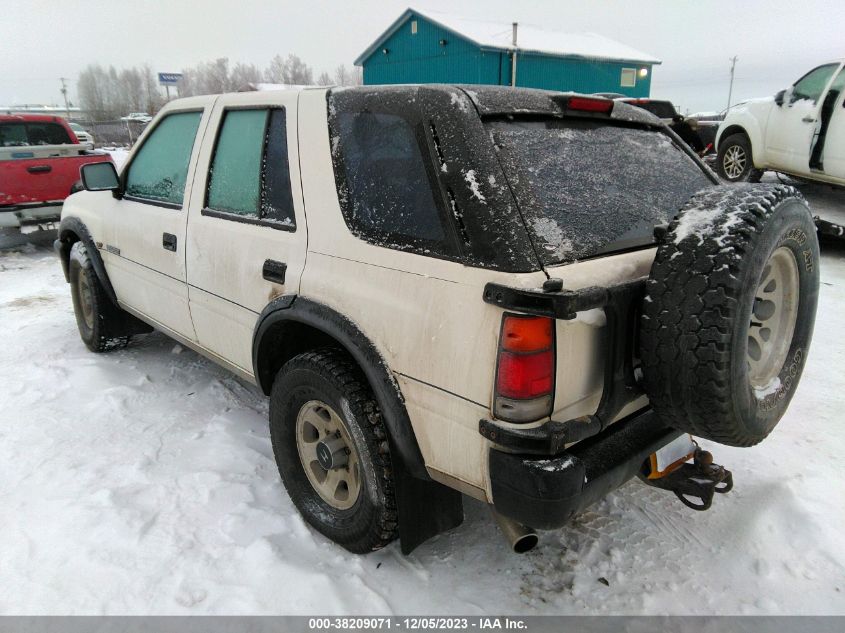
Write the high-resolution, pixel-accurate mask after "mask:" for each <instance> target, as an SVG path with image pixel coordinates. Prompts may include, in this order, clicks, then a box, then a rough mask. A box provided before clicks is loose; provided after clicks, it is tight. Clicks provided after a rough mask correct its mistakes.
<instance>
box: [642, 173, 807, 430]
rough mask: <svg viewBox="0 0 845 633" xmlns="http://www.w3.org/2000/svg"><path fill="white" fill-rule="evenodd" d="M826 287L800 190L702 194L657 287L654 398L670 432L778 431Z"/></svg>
mask: <svg viewBox="0 0 845 633" xmlns="http://www.w3.org/2000/svg"><path fill="white" fill-rule="evenodd" d="M818 288H819V248H818V241H817V239H816V233H815V227H814V225H813V219H812V216H811V215H810V211H809V208H808V207H807V204H806V202H805V200H804V198H803V197H802V196H801V194H800V193H798V192H797V190H795V189H794V188H793V187H787V186H784V185H774V186H767V185H735V186H723V187H714V188H711V189H707V190H704V191H701V192H699V193H697V194H696V195H695V196H693V197H692V198H691V199H690V201H689V202H688V203H687V205H686V206H685V207H684V208H683V209H682V210H681V212H680V213H679V214H678V216H677V217H676V219H675V220H674V221H673V222H672V223H671V224H670V225H669V230H668V233H667V235H666V238H665V240H664V241H663V243H662V244H661V246H660V247H659V248H658V250H657V256H656V258H655V261H654V264H653V265H652V269H651V274H650V276H649V279H648V282H647V284H646V296H645V300H644V304H643V314H642V317H641V318H642V320H641V357H642V363H643V378H644V385H645V390H646V393H647V394H648V396H649V399H650V401H651V404H652V406H653V407H654V411H655V412H656V413H657V415H658V416H660V418H661V419H662V420H663V421H664V422H665V423H666V424H667V425H670V426H673V427H675V428H679V429H682V430H684V431H688V432H690V433H692V434H693V435H697V436H699V437H703V438H706V439H710V440H713V441H716V442H720V443H723V444H728V445H731V446H751V445H753V444H756V443H758V442H760V441H762V440H763V439H764V438H765V437H766V436H767V435H768V434H769V433H770V432H771V431H772V429H773V428H774V427H775V425H776V424H777V423H778V421H779V420H780V418H781V416H782V415H783V413H784V412H785V410H786V407H787V406H788V404H789V401H790V400H791V399H792V396H793V395H794V393H795V388H796V386H797V385H798V381H799V379H800V377H801V372H802V370H803V368H804V364H805V362H806V359H807V352H808V348H809V345H810V339H811V338H812V332H813V324H814V321H815V313H816V303H817V300H818Z"/></svg>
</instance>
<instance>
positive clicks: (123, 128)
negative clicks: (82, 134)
mask: <svg viewBox="0 0 845 633" xmlns="http://www.w3.org/2000/svg"><path fill="white" fill-rule="evenodd" d="M80 125H81V126H82V127H83V128H84V129H85V131H87V132H89V133H90V134H91V135H92V136H93V137H94V147H96V148H100V147H104V146H106V147H114V146H117V147H131V146H132V144H133V143H134V142H135V141H136V140H137V139H138V136H140V134H141V132H143V131H144V128H145V127H146V125H147V124H146V123H141V122H140V121H120V120H117V121H85V122H80Z"/></svg>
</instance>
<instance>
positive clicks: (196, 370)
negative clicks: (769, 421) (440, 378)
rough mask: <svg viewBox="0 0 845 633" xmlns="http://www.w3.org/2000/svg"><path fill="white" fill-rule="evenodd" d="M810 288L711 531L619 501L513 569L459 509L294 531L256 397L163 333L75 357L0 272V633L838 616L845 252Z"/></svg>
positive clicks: (638, 502) (55, 288)
mask: <svg viewBox="0 0 845 633" xmlns="http://www.w3.org/2000/svg"><path fill="white" fill-rule="evenodd" d="M821 279H822V291H821V300H820V307H819V317H818V322H817V326H816V339H815V344H814V346H813V348H812V350H811V354H810V360H809V364H808V366H807V369H806V372H805V374H804V378H803V380H802V382H801V385H800V387H799V389H798V392H797V395H796V397H795V400H794V401H793V404H792V407H791V409H790V410H789V413H788V414H787V416H786V417H785V418H784V419H783V421H782V422H781V424H780V426H779V427H778V428H777V429H776V430H775V432H774V433H773V434H772V436H771V437H770V438H769V439H768V440H767V441H766V442H764V443H763V444H762V445H760V446H758V447H756V448H752V449H729V448H723V447H718V446H715V447H713V446H711V447H710V448H711V449H712V450H713V452H714V454H715V456H716V460H717V461H719V462H722V463H724V464H726V465H727V466H728V467H729V468H731V469H732V470H733V472H734V480H735V488H734V491H733V492H731V493H730V494H728V495H725V496H717V498H716V499H715V501H714V506H713V509H712V510H711V511H709V512H706V513H698V512H694V511H692V510H688V509H687V508H685V507H684V506H683V505H681V504H680V503H679V502H678V501H677V500H676V499H675V498H674V497H673V496H672V495H671V494H669V493H664V492H660V491H657V490H653V489H650V488H647V487H646V486H644V485H642V484H641V483H639V482H636V481H633V482H630V483H628V484H627V485H625V486H623V487H622V488H621V489H620V490H618V491H617V492H615V493H613V494H611V495H610V496H609V497H607V498H606V499H605V500H603V501H601V502H600V503H598V504H596V505H595V506H593V507H592V508H591V509H590V510H589V511H587V512H585V513H584V514H582V515H581V516H579V517H578V518H577V519H575V520H574V521H573V522H572V523H571V525H569V526H567V527H566V528H563V529H560V530H556V531H553V532H545V533H543V534H542V535H541V539H540V545H539V547H538V548H537V549H535V550H534V551H532V552H530V553H529V554H527V555H523V556H519V555H515V554H511V553H510V552H509V551H508V549H507V548H506V547H505V543H504V540H503V538H502V537H501V535H500V534H499V533H498V531H497V528H496V526H495V524H494V522H493V521H492V519H491V517H490V516H489V514H488V512H487V509H486V508H485V507H484V506H483V505H482V504H480V503H478V502H476V501H471V500H467V501H466V514H467V516H466V521H465V522H464V524H463V526H461V527H460V528H458V529H457V530H455V531H453V532H452V533H449V534H446V535H442V536H440V537H438V538H436V539H434V540H433V541H430V542H428V543H426V544H425V545H423V546H422V547H420V548H419V549H418V550H417V551H415V552H414V553H413V554H412V555H411V556H408V557H403V556H402V555H401V554H400V553H399V549H398V547H397V545H396V544H394V545H391V546H390V547H388V548H386V549H385V550H382V551H380V552H377V553H374V554H371V555H368V556H361V557H359V556H353V555H350V554H348V553H347V552H346V551H345V550H343V549H341V548H339V547H337V546H335V545H333V544H332V543H330V542H329V541H327V540H326V539H324V538H322V537H321V536H319V535H317V534H315V533H314V532H312V531H311V530H310V529H309V528H308V527H307V526H306V525H305V524H304V523H303V521H302V520H301V519H300V518H299V516H298V515H297V514H296V511H295V509H294V507H293V505H292V504H291V502H290V500H289V499H288V497H287V495H286V493H285V491H284V488H283V487H282V485H281V483H280V480H279V477H278V473H277V471H276V466H275V464H274V462H273V456H272V451H271V448H270V440H269V437H268V429H267V403H266V400H265V399H264V397H263V396H261V395H260V394H259V392H258V391H257V390H256V389H255V388H254V387H251V386H249V385H247V384H245V383H243V382H241V381H240V380H239V379H237V378H235V377H233V376H232V375H230V374H228V373H227V372H226V371H225V370H223V369H220V368H218V367H216V366H215V365H213V364H212V363H210V362H209V361H206V360H204V359H203V358H201V357H199V356H197V355H196V354H194V353H193V352H191V351H188V350H185V349H182V348H181V347H180V346H178V345H177V344H175V343H174V342H172V341H170V340H168V339H167V338H165V337H164V336H162V335H160V334H153V335H149V336H147V337H146V338H144V339H139V340H138V341H137V342H135V343H133V344H132V345H131V346H130V347H129V348H128V349H126V350H125V351H121V352H117V353H112V354H105V355H95V354H91V353H89V352H88V351H87V350H86V349H85V348H84V346H83V345H82V343H81V342H80V340H79V337H78V335H77V332H76V324H75V322H74V317H73V311H72V307H71V301H70V297H69V292H68V287H67V285H66V284H65V283H64V279H63V277H62V274H61V270H60V266H59V264H58V262H57V261H56V259H55V257H54V255H53V254H52V252H51V251H49V250H47V249H35V248H32V247H29V248H27V249H23V250H18V251H13V252H0V318H1V319H2V321H1V322H2V329H0V613H3V614H10V613H27V614H45V613H75V614H82V613H85V614H105V613H109V614H117V613H120V614H148V613H192V614H201V613H202V614H206V613H217V614H219V613H229V614H235V613H238V614H241V613H250V614H257V613H285V614H294V613H300V614H301V613H394V614H409V613H419V612H428V613H432V612H433V613H465V614H482V613H509V612H513V613H521V614H552V613H570V614H596V613H648V614H667V613H671V614H681V613H683V614H692V613H721V614H760V613H765V614H784V613H802V614H809V613H837V614H845V541H843V525H845V504H843V499H845V495H843V492H845V490H843V482H845V424H843V421H845V396H843V394H845V368H843V364H842V361H843V358H845V338H844V337H843V332H845V310H843V307H845V251H838V252H829V253H827V254H826V255H825V256H824V257H823V260H822V267H821ZM604 581H606V582H607V585H606V584H605V583H604Z"/></svg>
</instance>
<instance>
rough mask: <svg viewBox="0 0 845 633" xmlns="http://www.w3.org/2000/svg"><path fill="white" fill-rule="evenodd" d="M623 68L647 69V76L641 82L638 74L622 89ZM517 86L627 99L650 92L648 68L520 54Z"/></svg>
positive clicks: (641, 65) (644, 95) (645, 66)
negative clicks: (604, 93) (632, 83)
mask: <svg viewBox="0 0 845 633" xmlns="http://www.w3.org/2000/svg"><path fill="white" fill-rule="evenodd" d="M623 68H633V69H635V70H637V71H639V69H640V68H647V69H648V75H646V77H644V78H643V77H640V76H639V73H637V80H636V85H635V86H634V87H632V88H623V87H622V69H623ZM516 85H517V86H522V87H528V88H544V89H546V90H564V91H570V90H571V91H572V92H583V93H587V94H589V93H591V92H619V93H621V94H624V95H627V96H629V97H648V96H649V93H650V91H651V66H649V65H646V64H633V63H625V62H616V61H599V60H587V59H578V58H566V57H552V56H550V55H537V54H533V53H523V54H521V55H517V58H516Z"/></svg>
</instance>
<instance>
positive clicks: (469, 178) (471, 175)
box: [464, 169, 487, 204]
mask: <svg viewBox="0 0 845 633" xmlns="http://www.w3.org/2000/svg"><path fill="white" fill-rule="evenodd" d="M464 180H466V182H467V184H468V185H469V190H470V191H471V192H472V195H473V196H475V198H476V199H477V200H478V201H479V202H480V203H482V204H487V198H485V197H484V194H482V193H481V188H480V187H479V186H478V180H476V178H475V170H474V169H468V170H467V171H466V172H465V173H464Z"/></svg>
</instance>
